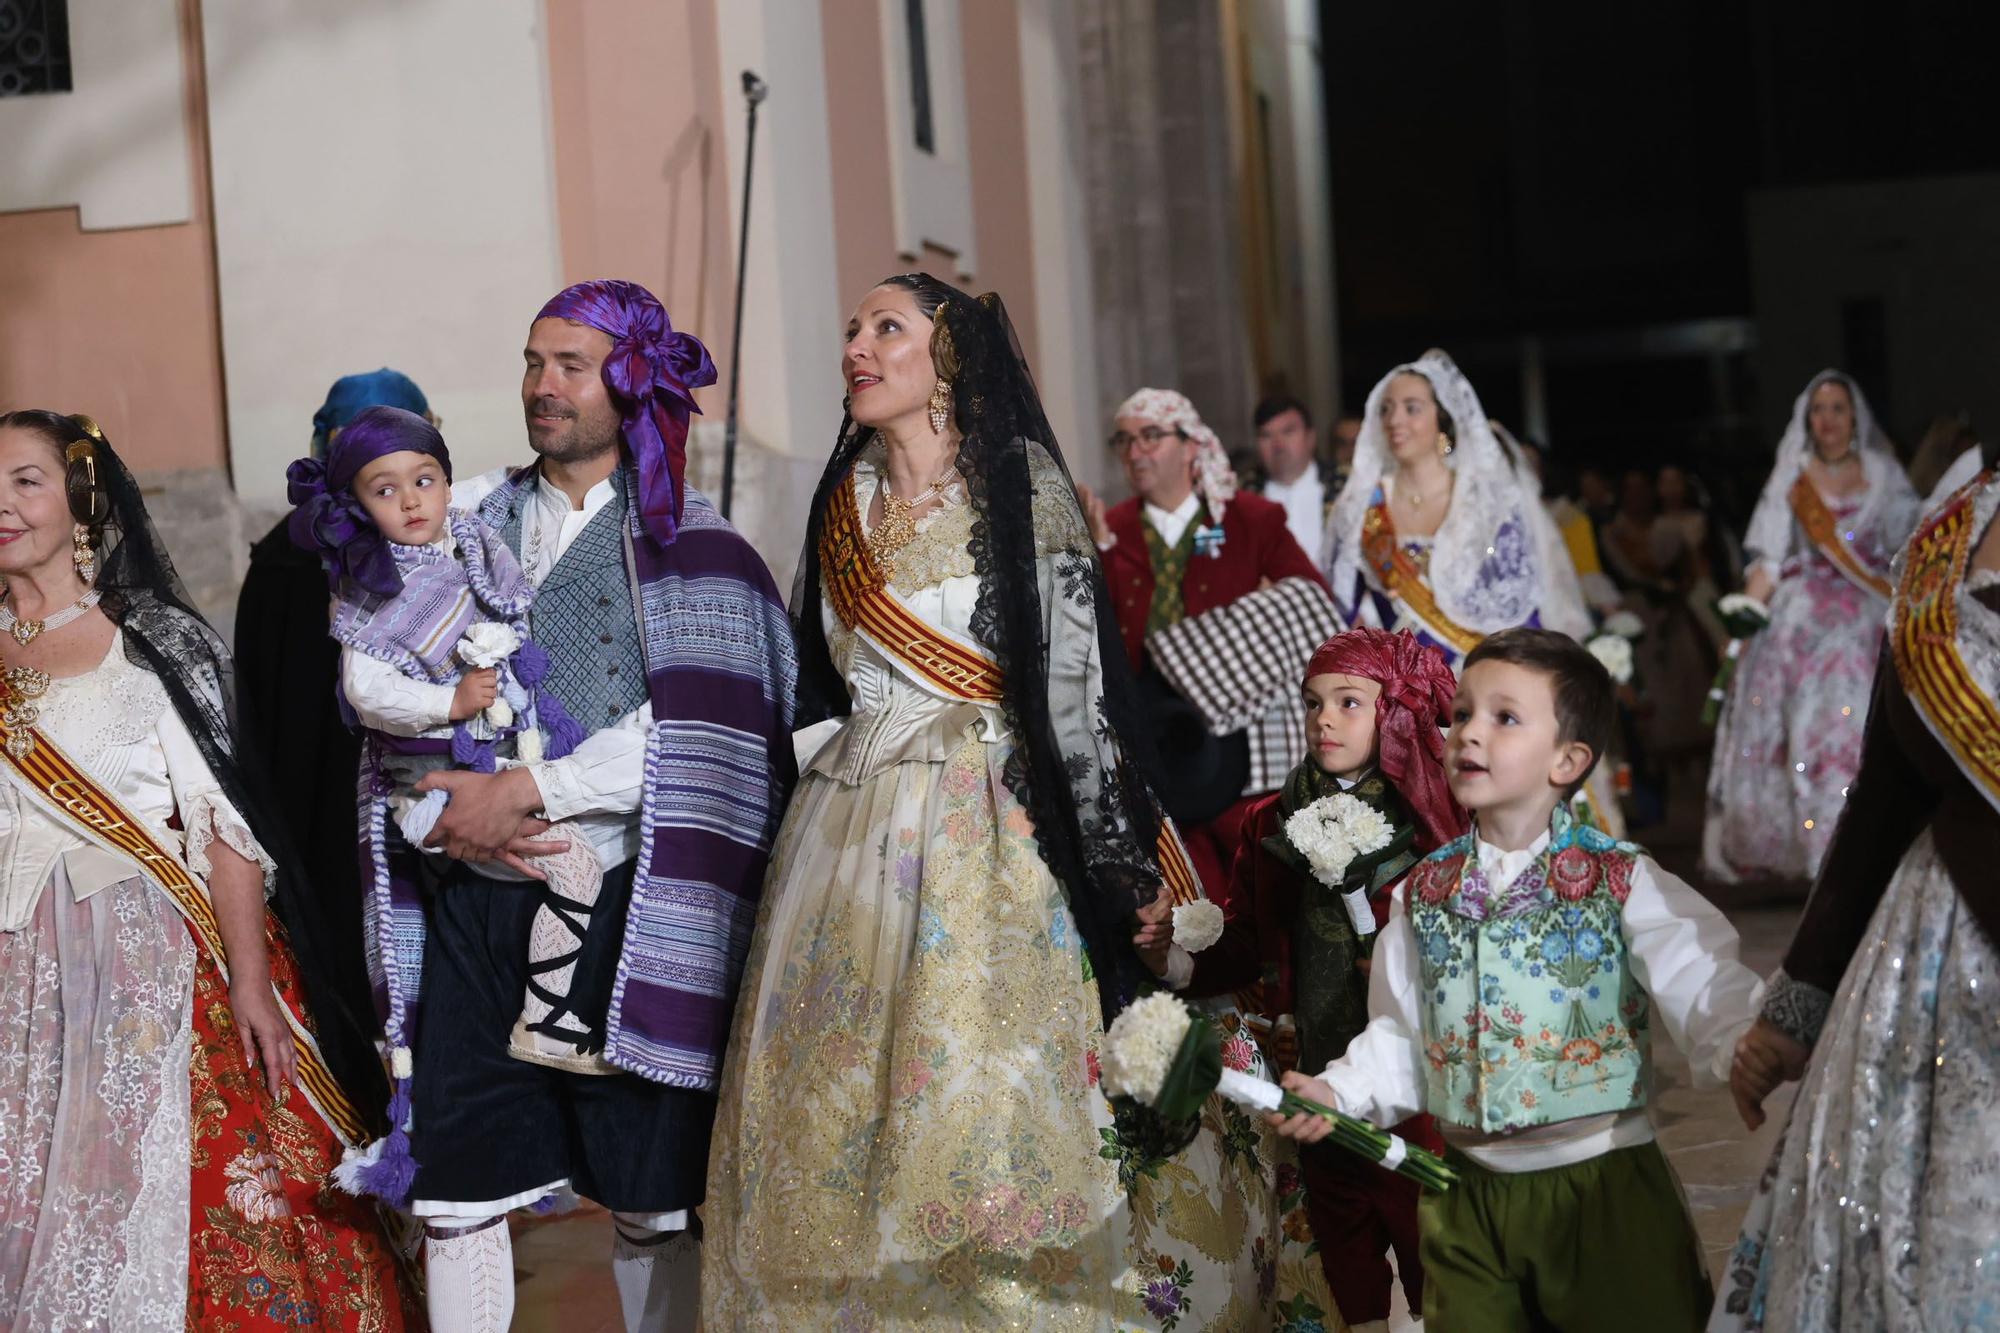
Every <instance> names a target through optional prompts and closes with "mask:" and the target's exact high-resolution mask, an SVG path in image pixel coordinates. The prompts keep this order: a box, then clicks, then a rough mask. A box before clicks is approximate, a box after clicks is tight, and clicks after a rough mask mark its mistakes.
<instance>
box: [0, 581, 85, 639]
mask: <svg viewBox="0 0 2000 1333" xmlns="http://www.w3.org/2000/svg"><path fill="white" fill-rule="evenodd" d="M103 595H104V594H102V593H101V592H99V591H98V590H97V589H95V588H92V589H91V590H90V591H88V592H86V593H84V595H83V596H81V597H79V598H77V599H76V600H75V601H74V602H71V603H70V604H69V605H68V606H66V607H64V608H63V609H62V610H60V611H58V612H56V613H55V614H54V615H52V616H48V617H46V618H44V619H41V620H23V619H21V618H20V617H19V616H17V615H15V614H14V608H13V607H11V606H8V605H7V604H6V603H5V602H0V630H5V631H7V633H9V634H11V635H13V636H14V642H15V643H18V644H20V645H21V646H22V647H23V648H26V647H27V646H28V645H29V644H31V643H33V642H34V641H35V638H36V636H38V635H41V634H45V633H47V632H48V631H49V630H54V629H61V628H62V627H63V626H64V625H67V624H69V623H70V621H72V620H75V619H76V618H77V617H79V616H81V615H83V613H84V612H86V611H88V610H90V608H91V607H93V606H96V605H97V599H98V598H100V597H102V596H103Z"/></svg>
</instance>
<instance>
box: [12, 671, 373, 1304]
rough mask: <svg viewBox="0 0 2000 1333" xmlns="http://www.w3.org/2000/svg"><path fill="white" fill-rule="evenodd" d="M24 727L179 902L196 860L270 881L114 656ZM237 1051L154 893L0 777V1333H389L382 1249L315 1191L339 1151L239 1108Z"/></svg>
mask: <svg viewBox="0 0 2000 1333" xmlns="http://www.w3.org/2000/svg"><path fill="white" fill-rule="evenodd" d="M37 728H38V730H39V731H40V732H41V734H42V735H43V736H45V737H47V738H48V739H49V740H51V741H53V742H54V743H55V745H56V746H58V747H60V749H61V750H62V751H63V752H64V753H65V754H67V755H68V757H69V758H70V759H71V760H72V761H73V762H74V763H75V764H76V765H77V766H78V767H79V768H81V769H83V770H84V771H85V772H86V773H88V774H90V775H91V776H92V777H94V778H95V779H96V780H97V782H98V783H99V784H101V785H102V786H103V787H104V788H105V789H106V790H107V791H108V792H109V793H110V794H111V795H113V796H114V797H116V798H117V800H118V801H119V802H120V803H121V804H122V805H123V806H124V807H125V809H126V810H127V811H128V812H130V813H131V814H132V815H133V816H135V817H136V818H137V819H138V820H139V821H141V822H143V823H144V824H145V825H146V826H147V829H148V830H149V832H150V833H151V835H152V836H153V837H154V838H155V839H157V840H158V841H159V842H160V843H162V844H164V845H165V846H166V847H167V848H168V849H169V850H170V851H174V852H178V853H179V854H180V855H181V856H182V858H183V860H184V861H185V863H186V865H187V866H188V868H189V869H190V870H192V871H193V872H194V874H195V876H196V877H197V879H198V880H205V879H206V877H207V874H208V871H209V850H210V848H211V847H212V846H213V844H214V843H215V841H216V840H217V839H221V840H222V841H223V842H226V843H227V844H228V845H229V846H230V847H232V848H234V849H235V850H237V851H238V852H240V853H241V854H242V855H244V856H245V857H247V858H249V859H251V860H254V861H256V862H258V863H259V864H261V865H263V866H264V867H265V868H266V869H267V870H268V869H269V868H270V864H271V863H270V860H269V858H268V857H266V856H265V854H264V852H263V851H262V849H261V848H259V847H258V846H257V844H256V842H255V841H254V839H253V838H252V836H251V834H250V831H249V829H248V828H247V826H246V825H245V824H244V823H243V821H242V820H241V818H240V817H239V816H238V814H237V812H236V811H235V810H234V809H233V808H232V807H231V806H230V804H229V803H228V801H227V799H226V798H225V797H224V796H223V794H222V792H221V789H220V787H219V785H218V784H217V782H216V780H215V778H214V777H213V776H212V775H211V773H210V771H209V769H208V766H207V764H206V763H205V762H204V761H203V759H202V756H201V752H200V750H199V749H198V748H197V747H196V744H195V741H194V739H193V738H192V737H191V736H190V735H189V733H188V731H187V728H186V727H185V726H184V725H183V724H182V722H181V720H180V716H179V714H177V713H176V712H175V710H174V709H173V707H172V706H171V704H170V701H169V699H168V697H167V694H166V691H165V690H164V688H162V686H161V685H160V682H159V680H158V679H157V678H156V677H155V676H153V675H152V674H151V673H150V672H148V671H146V670H143V669H141V668H140V667H138V666H135V665H134V664H133V663H131V662H130V661H128V660H127V658H126V656H125V652H124V644H123V639H122V637H121V638H118V639H115V640H114V641H113V644H112V648H111V651H110V653H109V654H108V655H107V656H106V658H105V660H104V662H103V663H102V664H101V665H100V666H98V667H97V668H96V669H95V670H93V671H91V672H89V673H87V674H85V675H81V676H75V677H70V678H65V679H56V680H52V681H51V682H50V683H49V688H48V692H47V694H46V695H45V696H44V697H43V699H42V701H41V715H40V720H39V722H38V723H37ZM170 820H172V821H175V822H177V823H178V824H179V825H180V826H181V828H184V829H185V830H186V831H187V832H186V833H185V835H183V834H182V833H181V832H179V831H177V830H176V829H174V828H172V827H170V825H169V821H170ZM271 966H272V975H273V978H274V980H276V981H278V982H279V984H280V985H281V987H285V988H287V989H289V987H290V985H291V978H290V975H289V967H288V960H287V955H286V954H285V953H284V952H283V950H281V949H274V950H273V955H272V959H271ZM237 1040H238V1039H237V1036H236V1033H235V1030H234V1027H233V1024H232V1023H231V1020H230V1013H229V1001H228V991H227V987H226V985H224V984H223V982H222V979H221V976H220V974H219V973H218V971H217V970H216V968H215V966H214V964H213V963H212V962H211V961H210V960H209V959H208V958H207V957H206V955H204V954H202V953H201V952H200V951H199V949H198V948H197V946H196V944H195V942H194V939H193V937H192V935H191V933H190V930H189V926H188V923H187V921H186V919H185V918H183V917H182V916H181V914H180V913H179V912H178V911H177V910H176V909H175V907H174V906H173V904H172V903H171V902H170V901H169V900H168V898H167V897H166V895H165V894H164V893H163V892H162V891H161V890H160V889H159V888H158V887H156V886H155V885H153V884H152V883H151V882H150V881H148V880H145V879H142V878H140V877H139V876H138V875H137V873H136V872H135V870H134V867H133V865H132V863H131V862H130V861H127V860H125V859H123V858H122V857H120V856H119V855H117V854H115V853H113V852H111V851H109V850H107V849H105V848H104V847H102V846H97V845H92V844H87V843H85V842H84V841H83V840H82V839H81V838H80V837H78V836H77V835H75V834H74V833H72V832H71V831H70V830H69V829H68V828H67V827H65V826H60V825H58V824H56V823H55V822H54V821H53V819H52V818H51V817H50V816H48V815H47V814H45V813H44V812H43V810H42V809H41V807H39V806H38V805H37V804H35V802H34V800H33V799H32V798H31V797H30V796H29V794H28V791H27V790H26V788H25V785H24V780H23V779H22V778H21V777H20V775H19V774H18V773H17V772H16V770H15V769H14V768H13V766H12V765H11V764H6V763H0V1326H5V1327H8V1328H11V1329H16V1330H22V1331H23V1333H25V1331H26V1330H43V1329H62V1330H70V1329H82V1328H109V1329H119V1330H127V1329H130V1330H154V1329H179V1328H182V1327H212V1326H215V1325H216V1323H217V1321H223V1322H226V1323H227V1325H228V1326H229V1327H232V1328H269V1327H295V1326H298V1325H301V1324H313V1325H316V1326H320V1327H331V1328H340V1329H348V1328H354V1329H362V1328H365V1329H377V1330H379V1329H396V1328H400V1327H401V1326H402V1323H401V1317H400V1313H399V1297H398V1294H397V1288H396V1279H395V1275H394V1269H393V1267H392V1266H391V1264H390V1262H389V1259H388V1256H387V1252H386V1247H384V1246H382V1245H380V1244H379V1238H377V1237H375V1236H374V1235H373V1234H372V1227H371V1226H370V1224H369V1223H368V1222H367V1220H366V1214H365V1210H364V1209H363V1208H362V1206H361V1205H360V1204H359V1203H358V1202H357V1201H355V1200H351V1199H341V1198H336V1197H332V1196H331V1195H330V1191H329V1190H328V1187H327V1186H326V1185H325V1181H326V1172H327V1170H328V1169H329V1168H330V1167H331V1165H332V1163H333V1161H334V1160H336V1159H337V1157H338V1152H339V1147H338V1144H337V1143H336V1142H335V1141H334V1140H333V1138H332V1136H331V1134H330V1132H328V1131H327V1130H326V1127H325V1126H324V1124H323V1123H322V1122H321V1121H319V1120H318V1119H317V1117H316V1116H315V1114H314V1113H313V1112H312V1111H311V1110H310V1109H309V1108H307V1107H306V1105H305V1103H304V1100H303V1098H302V1097H300V1096H299V1095H297V1094H296V1093H292V1092H288V1093H287V1097H286V1100H285V1103H284V1104H283V1105H273V1104H272V1103H271V1102H270V1100H269V1098H268V1097H266V1096H264V1095H262V1094H261V1093H258V1092H256V1091H255V1089H254V1087H253V1086H252V1085H251V1083H250V1082H249V1080H250V1079H251V1078H254V1077H257V1076H256V1075H254V1074H251V1073H250V1072H249V1071H247V1070H246V1069H245V1066H244V1061H243V1057H242V1053H241V1049H240V1047H239V1046H238V1045H237ZM191 1154H192V1156H191ZM191 1165H192V1168H193V1169H192V1171H191V1170H190V1166H191ZM196 1217H199V1218H201V1219H202V1222H201V1225H200V1226H199V1227H193V1226H192V1219H194V1218H196ZM357 1225H358V1226H360V1227H362V1228H369V1230H368V1231H366V1232H363V1231H357V1230H356V1229H355V1228H356V1227H357ZM191 1230H192V1232H193V1234H192V1235H191V1234H190V1233H191Z"/></svg>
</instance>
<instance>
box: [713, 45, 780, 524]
mask: <svg viewBox="0 0 2000 1333" xmlns="http://www.w3.org/2000/svg"><path fill="white" fill-rule="evenodd" d="M770 95H771V85H769V84H767V83H765V82H764V81H763V80H762V79H760V78H758V77H757V75H756V73H755V71H753V70H747V69H746V70H744V71H743V109H744V114H745V115H746V116H747V117H748V118H749V121H748V128H747V129H746V131H745V133H744V136H743V221H742V227H741V230H740V233H739V235H738V237H737V241H736V326H735V329H734V330H733V331H732V332H731V333H730V335H729V411H728V413H727V415H726V416H725V417H724V421H723V428H722V496H721V500H722V506H721V507H722V516H723V517H724V518H728V517H729V500H730V496H731V494H732V493H733V492H734V491H735V489H736V423H737V389H738V387H739V386H740V385H741V383H742V381H743V279H744V277H745V275H746V274H747V273H748V272H749V268H748V263H749V255H750V171H751V167H752V166H753V165H754V163H755V162H756V152H757V104H758V103H760V102H762V101H763V100H764V99H765V98H766V97H769V96H770Z"/></svg>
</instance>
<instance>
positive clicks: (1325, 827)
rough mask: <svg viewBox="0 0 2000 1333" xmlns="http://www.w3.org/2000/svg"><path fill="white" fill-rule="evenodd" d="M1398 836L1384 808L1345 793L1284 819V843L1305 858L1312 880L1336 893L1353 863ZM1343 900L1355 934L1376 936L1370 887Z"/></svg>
mask: <svg viewBox="0 0 2000 1333" xmlns="http://www.w3.org/2000/svg"><path fill="white" fill-rule="evenodd" d="M1395 836H1396V830H1395V827H1394V826H1393V825H1391V824H1390V823H1389V821H1388V819H1387V818H1385V817H1384V816H1383V814H1382V812H1381V811H1380V810H1377V809H1376V808H1375V807H1374V806H1372V805H1370V804H1368V802H1366V801H1364V800H1362V799H1361V798H1359V797H1357V796H1349V795H1348V794H1347V793H1346V792H1336V793H1335V794H1334V795H1332V796H1322V797H1320V798H1319V799H1318V800H1317V801H1314V802H1313V803H1312V804H1311V805H1307V806H1303V807H1301V808H1300V809H1299V810H1297V811H1296V812H1294V813H1293V814H1292V816H1291V818H1289V819H1287V820H1286V821H1285V840H1286V841H1287V842H1289V843H1291V844H1292V846H1294V847H1296V848H1297V849H1298V851H1299V855H1301V856H1303V857H1305V858H1306V864H1307V865H1309V866H1311V867H1312V873H1313V878H1314V879H1316V880H1318V881H1319V882H1320V883H1322V884H1324V885H1326V886H1327V887H1328V888H1330V889H1336V890H1337V889H1339V888H1340V886H1341V885H1342V884H1345V883H1346V882H1347V871H1348V868H1349V867H1350V866H1352V865H1353V864H1354V863H1355V861H1357V860H1359V859H1361V858H1363V857H1367V856H1373V855H1374V854H1375V853H1376V852H1379V851H1381V850H1382V849H1383V848H1385V847H1387V846H1388V845H1389V843H1390V842H1391V841H1392V840H1393V839H1394V838H1395ZM1340 896H1341V901H1342V902H1343V903H1344V904H1345V905H1346V907H1347V916H1348V920H1350V921H1352V922H1353V923H1354V929H1355V932H1356V933H1357V934H1360V935H1372V934H1373V933H1374V932H1375V912H1374V909H1373V908H1371V907H1370V906H1369V905H1368V886H1367V885H1365V884H1364V885H1362V886H1361V887H1360V888H1357V889H1352V890H1349V891H1348V892H1346V893H1342V894H1341V895H1340Z"/></svg>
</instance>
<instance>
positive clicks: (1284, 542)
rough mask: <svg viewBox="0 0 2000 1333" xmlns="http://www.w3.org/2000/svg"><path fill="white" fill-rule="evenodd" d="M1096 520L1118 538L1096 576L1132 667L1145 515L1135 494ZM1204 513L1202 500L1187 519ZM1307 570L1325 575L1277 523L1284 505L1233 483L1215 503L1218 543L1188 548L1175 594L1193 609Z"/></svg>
mask: <svg viewBox="0 0 2000 1333" xmlns="http://www.w3.org/2000/svg"><path fill="white" fill-rule="evenodd" d="M1104 521H1105V523H1106V524H1107V525H1109V527H1110V528H1111V531H1112V534H1113V535H1114V536H1116V537H1117V538H1118V540H1117V542H1116V544H1114V545H1113V546H1112V547H1111V549H1110V550H1108V551H1106V552H1104V578H1105V582H1106V583H1107V584H1109V585H1110V588H1111V601H1112V605H1113V607H1114V608H1115V610H1116V614H1117V616H1118V632H1119V634H1120V635H1121V636H1122V637H1123V638H1124V640H1125V654H1126V656H1127V657H1129V658H1131V659H1132V665H1133V666H1134V667H1135V668H1137V667H1139V666H1142V665H1143V664H1144V658H1145V654H1146V616H1147V614H1148V613H1149V612H1150V611H1151V610H1152V607H1153V560H1152V556H1151V555H1150V554H1148V552H1147V550H1146V533H1145V519H1144V517H1143V516H1142V509H1141V504H1140V501H1139V499H1138V497H1136V496H1135V497H1133V498H1132V499H1129V500H1126V501H1124V502H1123V503H1121V504H1116V505H1113V506H1112V507H1111V508H1110V509H1109V510H1107V511H1106V512H1105V515H1104ZM1207 521H1208V510H1207V507H1206V506H1205V505H1204V506H1203V508H1202V510H1201V512H1200V513H1198V514H1196V516H1195V518H1194V522H1195V523H1197V524H1204V523H1206V522H1207ZM1289 578H1309V579H1311V580H1313V582H1315V583H1317V584H1319V585H1320V586H1321V587H1322V588H1324V587H1325V586H1326V579H1325V577H1324V576H1322V575H1321V574H1320V572H1319V567H1318V566H1317V565H1315V564H1314V563H1313V560H1312V557H1311V556H1309V555H1307V554H1306V553H1305V552H1304V551H1303V550H1301V549H1300V548H1299V543H1298V540H1297V539H1296V538H1295V537H1293V536H1292V534H1291V530H1290V529H1289V528H1287V527H1286V526H1285V508H1284V506H1283V505H1280V504H1274V503H1272V502H1271V501H1269V500H1266V499H1265V498H1264V497H1263V496H1261V495H1251V494H1249V493H1247V492H1242V491H1239V492H1238V493H1237V494H1236V496H1235V498H1234V499H1232V500H1230V502H1229V503H1228V504H1227V505H1225V506H1224V507H1223V510H1222V549H1221V550H1220V551H1218V552H1216V554H1214V555H1212V556H1208V555H1196V556H1194V557H1193V558H1192V559H1190V560H1189V561H1188V565H1187V571H1186V573H1184V574H1183V575H1182V576H1181V602H1182V605H1184V606H1185V607H1186V608H1187V614H1188V615H1190V616H1198V615H1200V614H1202V613H1203V612H1204V611H1213V610H1215V609H1216V608H1217V607H1219V606H1227V605H1229V604H1230V603H1231V602H1233V601H1235V600H1236V599H1237V598H1239V597H1242V596H1245V595H1247V594H1249V593H1253V592H1255V591H1257V586H1258V584H1260V583H1261V582H1263V581H1264V580H1265V579H1269V580H1270V581H1271V582H1273V583H1276V582H1277V581H1278V580H1279V579H1289Z"/></svg>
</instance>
